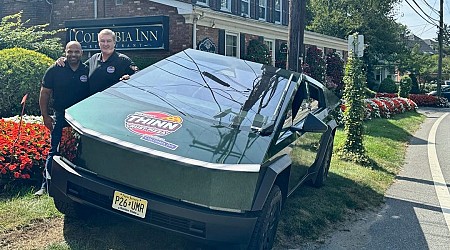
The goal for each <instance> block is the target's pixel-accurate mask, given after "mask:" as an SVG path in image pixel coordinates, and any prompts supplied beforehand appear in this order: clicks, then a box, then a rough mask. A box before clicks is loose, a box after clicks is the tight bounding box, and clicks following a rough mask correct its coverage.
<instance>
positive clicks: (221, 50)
mask: <svg viewBox="0 0 450 250" xmlns="http://www.w3.org/2000/svg"><path fill="white" fill-rule="evenodd" d="M219 54H221V55H225V30H222V29H220V30H219Z"/></svg>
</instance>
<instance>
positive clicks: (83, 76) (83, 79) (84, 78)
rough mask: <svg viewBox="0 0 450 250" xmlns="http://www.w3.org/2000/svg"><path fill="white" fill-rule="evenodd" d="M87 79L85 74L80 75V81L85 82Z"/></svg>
mask: <svg viewBox="0 0 450 250" xmlns="http://www.w3.org/2000/svg"><path fill="white" fill-rule="evenodd" d="M87 80H88V77H87V75H82V76H80V81H81V82H87Z"/></svg>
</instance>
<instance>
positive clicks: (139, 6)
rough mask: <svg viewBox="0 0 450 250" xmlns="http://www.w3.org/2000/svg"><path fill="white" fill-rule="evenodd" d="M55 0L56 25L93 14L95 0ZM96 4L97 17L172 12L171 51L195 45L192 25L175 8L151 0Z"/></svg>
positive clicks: (155, 54) (100, 0)
mask: <svg viewBox="0 0 450 250" xmlns="http://www.w3.org/2000/svg"><path fill="white" fill-rule="evenodd" d="M54 2H55V4H54V7H53V9H54V11H53V17H54V20H55V22H54V26H53V28H62V27H64V21H65V20H70V19H93V18H94V0H59V1H54ZM97 4H98V6H97V8H98V11H97V17H98V18H113V17H138V16H161V15H166V16H169V26H170V27H169V30H170V33H169V50H170V54H173V53H176V52H179V51H181V50H183V49H186V48H192V38H191V37H192V25H189V24H184V18H183V16H181V15H178V14H177V9H176V8H173V7H170V6H166V5H162V4H158V3H154V2H150V1H148V0H140V1H137V0H124V1H123V5H116V4H115V1H113V0H98V1H97ZM105 10H106V11H105ZM64 39H65V38H64ZM127 54H139V55H145V54H150V55H152V56H155V57H160V56H167V55H168V53H167V52H158V51H152V52H146V51H145V52H144V51H142V52H133V53H128V52H127Z"/></svg>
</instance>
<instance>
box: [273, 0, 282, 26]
mask: <svg viewBox="0 0 450 250" xmlns="http://www.w3.org/2000/svg"><path fill="white" fill-rule="evenodd" d="M274 8H275V15H274V16H273V19H274V21H275V23H281V0H275V7H274Z"/></svg>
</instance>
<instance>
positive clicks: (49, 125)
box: [42, 115, 54, 132]
mask: <svg viewBox="0 0 450 250" xmlns="http://www.w3.org/2000/svg"><path fill="white" fill-rule="evenodd" d="M42 120H43V121H44V125H45V127H46V128H48V130H50V132H52V131H53V122H54V121H53V118H52V117H51V116H49V115H47V116H43V117H42Z"/></svg>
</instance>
